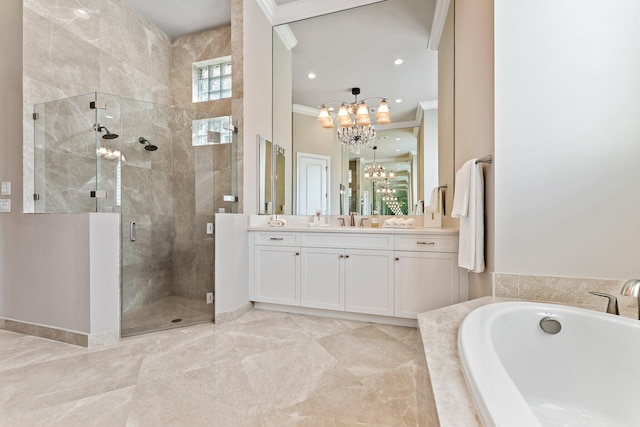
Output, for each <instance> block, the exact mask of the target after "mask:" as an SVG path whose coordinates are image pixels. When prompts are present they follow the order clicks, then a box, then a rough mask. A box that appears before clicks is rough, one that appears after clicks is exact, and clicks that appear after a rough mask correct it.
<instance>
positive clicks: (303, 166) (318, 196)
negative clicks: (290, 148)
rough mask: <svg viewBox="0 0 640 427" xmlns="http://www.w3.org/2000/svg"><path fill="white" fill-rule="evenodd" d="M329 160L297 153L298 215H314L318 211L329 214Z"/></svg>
mask: <svg viewBox="0 0 640 427" xmlns="http://www.w3.org/2000/svg"><path fill="white" fill-rule="evenodd" d="M330 160H331V159H330V158H329V157H327V156H319V155H317V154H306V153H298V156H297V161H298V164H297V166H298V182H297V189H298V191H297V193H298V194H297V197H298V198H297V201H298V206H297V207H298V211H297V214H298V215H314V214H315V213H316V210H318V209H320V211H322V213H323V214H328V213H329V176H330V175H329V167H330Z"/></svg>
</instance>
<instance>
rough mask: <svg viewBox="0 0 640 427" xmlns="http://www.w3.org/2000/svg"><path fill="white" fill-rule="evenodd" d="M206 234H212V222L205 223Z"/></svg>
mask: <svg viewBox="0 0 640 427" xmlns="http://www.w3.org/2000/svg"><path fill="white" fill-rule="evenodd" d="M207 234H213V223H212V222H208V223H207Z"/></svg>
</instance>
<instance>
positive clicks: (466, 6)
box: [455, 0, 534, 298]
mask: <svg viewBox="0 0 640 427" xmlns="http://www.w3.org/2000/svg"><path fill="white" fill-rule="evenodd" d="M533 34H534V33H531V36H532V37H533ZM493 41H494V40H493V0H455V169H456V170H458V169H460V167H461V166H462V165H463V164H464V163H465V162H466V161H467V160H469V159H471V158H474V157H475V158H477V157H483V156H486V155H489V154H493V151H494V112H493V109H494V95H493V79H494V67H493V57H494V55H493ZM484 171H485V222H486V233H485V236H486V245H485V248H486V250H485V263H486V270H485V272H484V273H480V274H476V273H470V274H469V297H470V298H477V297H481V296H485V295H490V294H491V288H492V278H491V273H492V272H493V271H494V263H495V259H494V247H495V239H494V232H495V209H494V204H495V190H494V186H495V185H494V167H493V165H487V166H485V167H484Z"/></svg>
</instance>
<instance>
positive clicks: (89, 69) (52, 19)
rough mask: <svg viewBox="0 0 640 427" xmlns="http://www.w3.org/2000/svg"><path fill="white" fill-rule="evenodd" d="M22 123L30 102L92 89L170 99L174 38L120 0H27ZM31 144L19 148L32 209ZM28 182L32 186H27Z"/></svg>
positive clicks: (28, 125)
mask: <svg viewBox="0 0 640 427" xmlns="http://www.w3.org/2000/svg"><path fill="white" fill-rule="evenodd" d="M23 4H24V8H23V44H24V45H23V87H24V88H23V95H24V96H23V105H24V114H23V123H24V126H23V129H24V141H25V142H27V141H28V142H30V141H33V136H34V131H33V125H32V117H31V114H32V112H33V106H34V105H36V104H40V103H43V102H47V101H51V100H57V99H63V98H68V97H74V96H77V95H80V94H86V93H90V92H96V91H97V92H103V93H112V94H118V95H121V96H123V97H126V98H132V99H140V100H144V101H152V102H156V103H160V104H165V105H168V104H170V102H171V93H170V87H171V40H170V39H169V37H168V36H167V35H166V34H164V33H163V32H162V31H160V30H158V29H157V28H156V27H155V26H153V25H152V24H151V23H150V22H148V21H147V20H146V19H145V18H143V17H142V16H140V15H139V14H138V13H137V12H135V11H134V10H133V9H131V8H130V7H129V6H127V5H126V4H124V2H123V1H122V0H58V1H50V0H24V2H23ZM33 156H34V153H33V145H32V144H29V143H26V144H25V152H24V160H25V162H24V169H23V176H24V184H25V192H24V206H25V210H26V211H27V212H29V211H31V210H32V209H33V200H32V197H31V195H32V194H33V192H34V191H32V190H33V188H32V187H33V173H34V164H33ZM30 187H31V188H30Z"/></svg>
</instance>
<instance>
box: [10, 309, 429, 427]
mask: <svg viewBox="0 0 640 427" xmlns="http://www.w3.org/2000/svg"><path fill="white" fill-rule="evenodd" d="M417 358H418V346H417V330H416V329H415V328H403V327H394V326H383V325H377V324H369V323H365V322H354V321H344V320H336V319H327V318H321V317H313V316H301V315H291V314H285V313H274V312H265V311H259V310H254V311H251V312H249V313H247V314H245V315H244V316H242V317H241V318H240V319H238V320H236V321H233V322H229V323H225V324H218V325H214V324H203V325H197V326H192V327H189V328H182V329H174V330H170V331H164V332H157V333H153V334H147V335H142V336H138V337H131V338H126V339H123V340H122V341H121V342H120V343H119V344H117V345H114V346H111V347H106V348H101V349H93V350H92V349H84V348H81V347H77V346H72V345H68V344H62V343H59V342H55V341H49V340H45V339H42V338H37V337H33V336H26V335H19V334H15V333H12V332H8V331H1V330H0V414H1V415H0V425H3V426H5V425H6V426H12V427H21V426H29V427H32V426H44V425H47V426H64V427H73V426H87V425H92V426H109V427H117V426H125V425H136V426H160V425H175V426H212V425H215V426H264V427H269V426H274V427H280V426H293V425H309V426H356V425H360V426H362V425H366V426H372V427H376V426H380V427H382V426H394V427H402V426H415V425H417V421H416V418H417V415H416V414H417V409H416V408H417V404H416V382H415V372H416V369H417V368H416V365H417Z"/></svg>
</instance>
